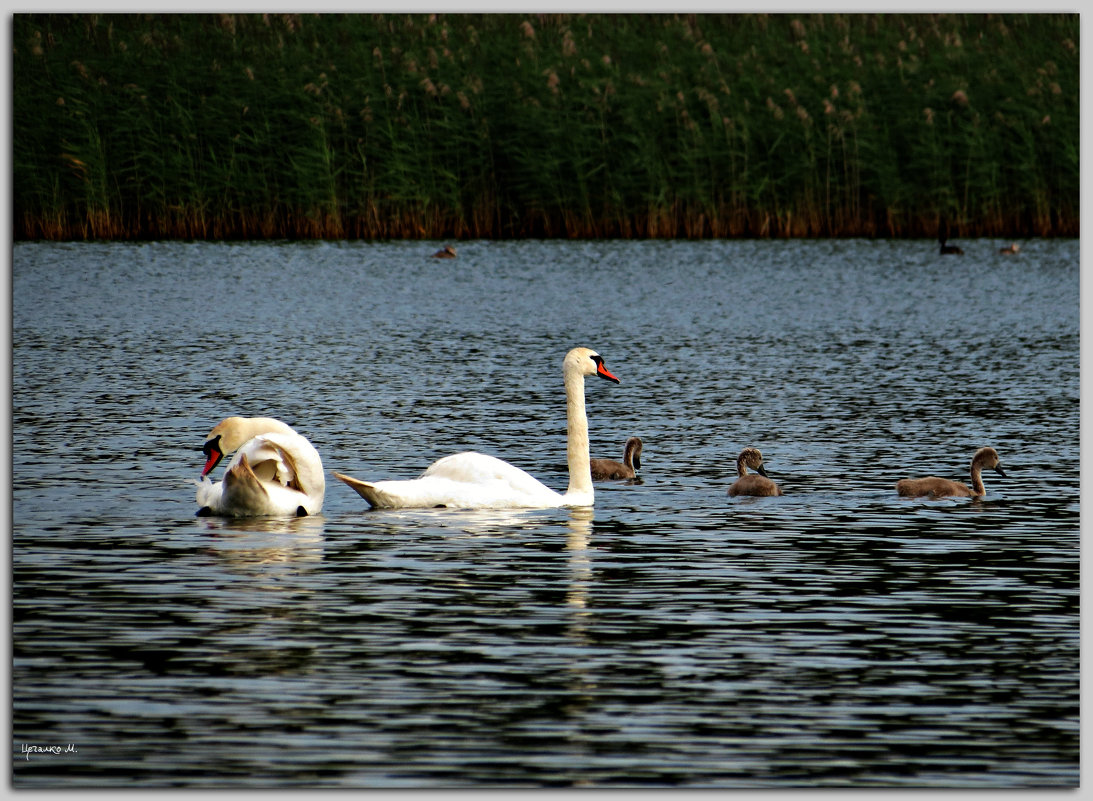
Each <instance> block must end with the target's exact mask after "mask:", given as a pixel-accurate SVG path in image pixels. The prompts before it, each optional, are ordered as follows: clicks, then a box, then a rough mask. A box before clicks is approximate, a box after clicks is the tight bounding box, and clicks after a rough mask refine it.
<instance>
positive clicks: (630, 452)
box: [590, 437, 642, 481]
mask: <svg viewBox="0 0 1093 801" xmlns="http://www.w3.org/2000/svg"><path fill="white" fill-rule="evenodd" d="M641 445H642V442H641V437H630V439H628V440H626V449H625V450H624V451H623V454H622V461H621V462H616V461H615V460H614V459H592V460H591V461H590V464H591V467H592V478H593V479H594V480H596V481H612V480H615V479H619V478H633V477H634V476H636V475H637V471H638V470H640V469H641Z"/></svg>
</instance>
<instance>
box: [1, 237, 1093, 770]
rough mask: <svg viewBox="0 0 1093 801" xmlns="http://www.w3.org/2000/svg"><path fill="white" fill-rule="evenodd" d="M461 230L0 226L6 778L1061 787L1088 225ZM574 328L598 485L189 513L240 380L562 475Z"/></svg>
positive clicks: (399, 463) (245, 388)
mask: <svg viewBox="0 0 1093 801" xmlns="http://www.w3.org/2000/svg"><path fill="white" fill-rule="evenodd" d="M439 244H440V243H420V242H415V243H391V244H364V243H341V244H330V243H326V244H321V243H320V244H200V243H189V244H183V243H151V244H138V245H127V244H17V245H16V246H15V249H14V271H13V280H12V291H13V301H14V303H13V324H14V341H13V350H14V354H13V370H12V380H13V399H12V400H13V403H12V406H13V410H12V411H13V416H12V434H13V442H12V444H13V496H12V500H13V523H14V530H13V538H12V543H13V545H12V549H13V550H12V572H13V585H12V587H13V682H12V683H13V704H12V714H13V732H12V734H13V754H14V757H13V765H14V769H13V774H14V784H15V786H16V787H18V788H31V787H61V788H74V787H80V786H91V787H96V786H98V787H101V786H110V785H118V786H125V787H140V786H144V787H150V786H166V785H175V786H186V787H195V788H210V787H302V786H324V787H326V786H328V787H361V788H380V787H468V786H482V787H499V786H510V787H540V786H560V787H568V786H579V787H612V786H615V787H618V786H639V787H640V786H691V787H702V786H717V787H750V788H788V787H816V786H821V787H822V786H857V787H908V788H926V787H934V788H936V787H953V788H989V789H998V788H1029V787H1040V786H1054V787H1073V786H1076V785H1077V782H1078V776H1079V774H1078V764H1079V758H1078V734H1079V727H1078V722H1079V706H1078V704H1079V693H1078V679H1079V670H1078V668H1079V512H1080V505H1079V420H1080V414H1079V317H1078V306H1079V292H1078V289H1079V243H1078V242H1077V241H1076V240H1072V241H1041V240H1030V241H1027V242H1022V243H1021V245H1022V250H1021V253H1020V254H1019V255H1017V256H1015V257H1003V256H1000V255H998V253H997V250H998V247H999V246H1000V245H1001V244H1003V243H1001V242H997V241H993V240H978V241H965V242H962V243H961V245H962V246H963V247H964V250H965V252H966V253H967V255H965V256H964V257H962V258H960V257H944V258H942V257H940V256H938V255H937V253H936V245H935V244H933V243H929V242H921V241H918V242H908V241H900V242H884V241H882V242H871V241H856V240H851V241H846V240H840V241H817V242H802V241H789V242H751V241H743V242H736V241H733V242H583V243H582V242H578V243H571V242H505V243H495V242H463V243H459V257H458V258H457V259H455V260H450V261H437V260H432V259H430V258H428V254H430V253H431V252H432V251H433V250H435V249H436V247H438V246H439ZM575 345H587V346H590V347H593V348H595V349H597V350H598V351H599V352H600V353H602V354H603V356H604V357H605V359H606V363H607V366H608V368H609V369H610V370H612V372H614V373H615V374H616V375H618V376H619V377H620V378H621V379H622V384H621V385H619V386H614V385H610V384H608V383H607V382H590V383H589V385H588V393H587V394H588V409H589V417H590V424H591V435H592V449H593V455H594V456H608V457H611V458H616V459H617V458H620V457H621V455H622V448H623V443H624V442H625V440H626V438H627V437H628V436H631V435H637V436H640V437H642V438H643V439H644V441H645V450H644V454H643V458H642V461H643V470H642V478H643V481H642V483H638V484H627V483H621V482H620V483H608V484H601V485H599V487H598V489H597V496H596V506H595V509H594V511H593V510H558V509H554V510H544V511H529V512H477V513H472V512H453V511H445V510H427V511H405V512H382V511H375V512H370V511H367V510H366V508H365V506H366V505H365V503H364V501H363V500H361V499H360V498H359V497H358V496H357V495H356V494H354V493H353V492H352V491H351V490H350V489H349V488H348V487H345V486H343V485H342V484H341V483H340V482H337V481H336V480H334V479H333V478H332V477H330V478H329V483H328V486H327V494H326V503H325V506H324V509H323V513H322V515H320V516H317V517H314V518H305V519H300V520H273V521H271V520H258V521H230V520H221V519H212V518H195V517H194V512H195V511H196V504H195V501H194V487H193V485H192V484H191V483H190V479H192V478H194V477H196V476H197V475H198V473H199V471H200V468H201V466H202V463H203V458H202V455H201V453H200V452H199V448H200V446H201V444H202V441H203V439H204V436H205V434H206V433H207V432H208V430H209V429H210V428H211V427H212V425H213V424H215V423H216V422H218V421H219V420H220V419H221V418H223V417H225V416H227V415H230V414H243V415H270V416H275V417H279V418H281V419H283V420H285V421H286V422H288V423H290V424H291V425H293V426H295V427H296V428H297V430H298V431H300V432H301V433H302V434H304V435H306V436H308V437H309V438H310V439H311V441H312V442H313V443H314V444H315V446H316V447H317V448H318V450H319V452H320V453H321V454H322V457H323V461H324V467H325V468H326V470H327V472H328V474H329V472H330V471H331V470H338V471H342V472H347V473H350V474H352V475H355V476H358V477H361V478H408V477H413V476H415V475H416V474H418V473H419V472H420V471H421V470H422V469H424V467H426V466H427V465H428V464H429V463H430V462H431V461H432V460H434V459H436V458H438V457H440V456H443V455H445V454H448V453H454V452H456V451H459V450H464V449H477V450H484V451H486V452H488V453H492V454H495V455H498V456H501V457H503V458H507V459H509V460H510V461H513V462H515V463H516V464H518V465H520V466H521V467H524V468H525V469H527V470H529V472H531V473H532V474H533V475H536V476H537V477H539V478H541V479H542V480H543V481H544V482H545V483H546V484H548V485H550V486H552V487H554V488H556V489H558V490H564V489H565V486H566V467H565V404H564V396H563V392H562V387H561V360H562V357H563V355H564V353H565V352H566V351H567V350H568V349H569V348H570V347H573V346H575ZM747 445H755V446H757V447H759V448H761V449H762V450H763V452H764V455H765V456H766V458H767V467H768V471H769V473H770V474H771V476H772V477H773V478H775V479H776V480H777V481H778V482H779V483H780V484H781V485H782V487H783V489H784V491H785V496H784V497H781V498H740V499H730V498H728V497H727V496H726V488H727V487H728V485H729V483H730V482H731V480H732V477H733V474H734V464H733V462H734V459H735V455H736V453H737V452H738V451H739V450H740V449H741V448H743V447H744V446H747ZM981 445H993V446H994V447H995V448H996V449H997V450H998V452H999V453H1000V454H1001V458H1002V464H1003V466H1004V469H1005V470H1006V472H1007V474H1008V476H1009V477H1008V478H1006V479H1003V478H1000V477H998V476H996V475H995V474H994V473H993V472H988V473H986V474H985V479H986V482H987V490H988V494H987V497H986V498H985V499H983V500H981V501H969V500H966V499H964V500H944V501H920V500H907V499H900V498H897V497H896V495H895V491H894V489H893V484H894V482H895V481H896V480H897V479H899V478H903V477H906V476H911V475H927V474H935V475H942V476H945V477H948V478H955V479H959V480H963V481H967V480H968V476H967V473H968V464H969V462H970V459H971V455H972V453H973V452H974V451H975V449H976V448H977V447H979V446H981ZM220 472H221V470H218V471H217V476H219V474H220ZM69 744H72V746H73V748H74V749H75V750H74V751H72V750H67V749H68V746H69ZM28 746H41V747H46V746H61V747H62V752H61V753H59V754H42V753H35V752H27V751H26V750H25V749H26V748H27V747H28Z"/></svg>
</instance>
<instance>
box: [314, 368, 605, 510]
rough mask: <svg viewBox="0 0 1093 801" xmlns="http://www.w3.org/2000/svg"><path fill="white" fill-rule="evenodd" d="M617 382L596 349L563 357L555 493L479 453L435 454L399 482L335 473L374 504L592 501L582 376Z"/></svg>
mask: <svg viewBox="0 0 1093 801" xmlns="http://www.w3.org/2000/svg"><path fill="white" fill-rule="evenodd" d="M593 375H597V376H599V377H600V378H606V379H607V380H608V381H614V382H615V383H616V384H618V383H620V382H619V379H617V378H616V377H615V376H613V375H611V373H610V372H609V371H608V369H607V368H606V367H605V366H604V364H603V359H602V358H601V357H600V355H599V354H598V353H596V352H595V351H593V350H589V349H588V348H574V349H573V350H571V351H570V352H569V353H567V354H566V356H565V360H564V361H563V362H562V376H563V378H564V380H565V399H566V442H567V446H566V457H567V461H568V462H569V489H568V490H566V493H565V494H564V495H562V494H560V493H557V492H555V491H554V490H552V489H550V488H549V487H547V486H545V485H544V484H542V483H540V482H539V481H538V480H537V479H535V478H532V477H531V476H530V475H528V474H527V473H525V472H524V471H523V470H521V469H520V468H518V467H514V466H512V465H511V464H509V463H508V462H503V461H501V460H500V459H497V458H495V457H493V456H486V455H485V454H482V453H473V452H466V453H457V454H454V455H452V456H445V457H444V458H443V459H438V460H437V461H435V462H433V464H431V465H430V466H429V468H428V469H427V470H426V471H425V472H424V473H422V474H421V476H420V477H418V478H414V479H407V480H403V481H360V480H358V479H355V478H351V477H350V476H346V475H342V474H341V473H335V474H334V475H335V476H337V477H338V478H339V479H341V480H342V481H344V482H345V483H346V484H348V485H349V486H350V487H352V488H353V489H354V490H356V492H357V493H358V494H359V495H360V496H361V497H362V498H364V499H365V500H366V501H368V503H369V504H370V505H371V506H372V507H373V508H377V507H378V508H385V509H405V508H432V507H437V506H444V507H448V508H451V509H511V508H532V509H534V508H540V509H545V508H549V507H553V506H591V505H592V502H593V497H594V493H593V489H592V473H591V469H590V467H589V458H588V417H587V415H586V414H585V410H584V379H585V376H593Z"/></svg>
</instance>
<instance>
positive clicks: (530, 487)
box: [334, 452, 564, 509]
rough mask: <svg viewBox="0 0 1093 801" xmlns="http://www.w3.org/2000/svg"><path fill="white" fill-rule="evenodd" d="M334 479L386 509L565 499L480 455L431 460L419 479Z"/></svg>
mask: <svg viewBox="0 0 1093 801" xmlns="http://www.w3.org/2000/svg"><path fill="white" fill-rule="evenodd" d="M334 475H336V476H337V477H338V478H340V479H341V480H342V481H344V482H345V483H346V484H348V485H349V486H350V487H352V488H353V489H354V490H356V491H357V493H358V494H359V495H360V496H361V497H363V498H364V499H365V500H367V501H368V503H369V504H371V505H372V506H374V507H380V508H388V509H409V508H417V509H421V508H433V507H437V506H445V507H448V508H450V509H517V508H548V507H551V506H560V505H561V504H562V502H563V500H564V499H563V497H562V496H561V495H560V494H559V493H557V492H555V491H554V490H552V489H550V488H549V487H547V486H545V485H544V484H542V483H541V482H540V481H538V480H536V479H535V478H533V477H532V476H530V475H528V474H527V473H526V472H524V471H523V470H521V469H520V468H519V467H514V466H513V465H511V464H509V463H508V462H504V461H502V460H500V459H498V458H496V457H493V456H486V455H485V454H482V453H471V452H467V453H456V454H453V455H452V456H445V457H444V458H443V459H439V460H437V461H436V462H433V464H431V465H430V466H429V468H428V469H427V470H426V471H425V472H424V473H422V475H421V477H420V478H413V479H408V480H405V481H359V480H357V479H354V478H351V477H349V476H344V475H342V474H340V473H335V474H334Z"/></svg>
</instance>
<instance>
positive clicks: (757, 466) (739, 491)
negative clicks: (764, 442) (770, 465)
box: [729, 448, 782, 495]
mask: <svg viewBox="0 0 1093 801" xmlns="http://www.w3.org/2000/svg"><path fill="white" fill-rule="evenodd" d="M749 467H750V468H751V469H752V470H756V471H758V473H759V475H755V474H754V473H749V472H748V468H749ZM736 474H737V475H738V476H740V477H739V478H738V479H736V481H734V482H733V483H732V486H731V487H729V495H781V494H782V490H781V489H779V488H778V485H777V484H775V483H774V482H773V481H771V480H770V479H769V478H768V477H767V471H766V470H764V469H763V454H762V453H760V451H759V449H758V448H744V450H742V451H740V455H739V456H737V457H736Z"/></svg>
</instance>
